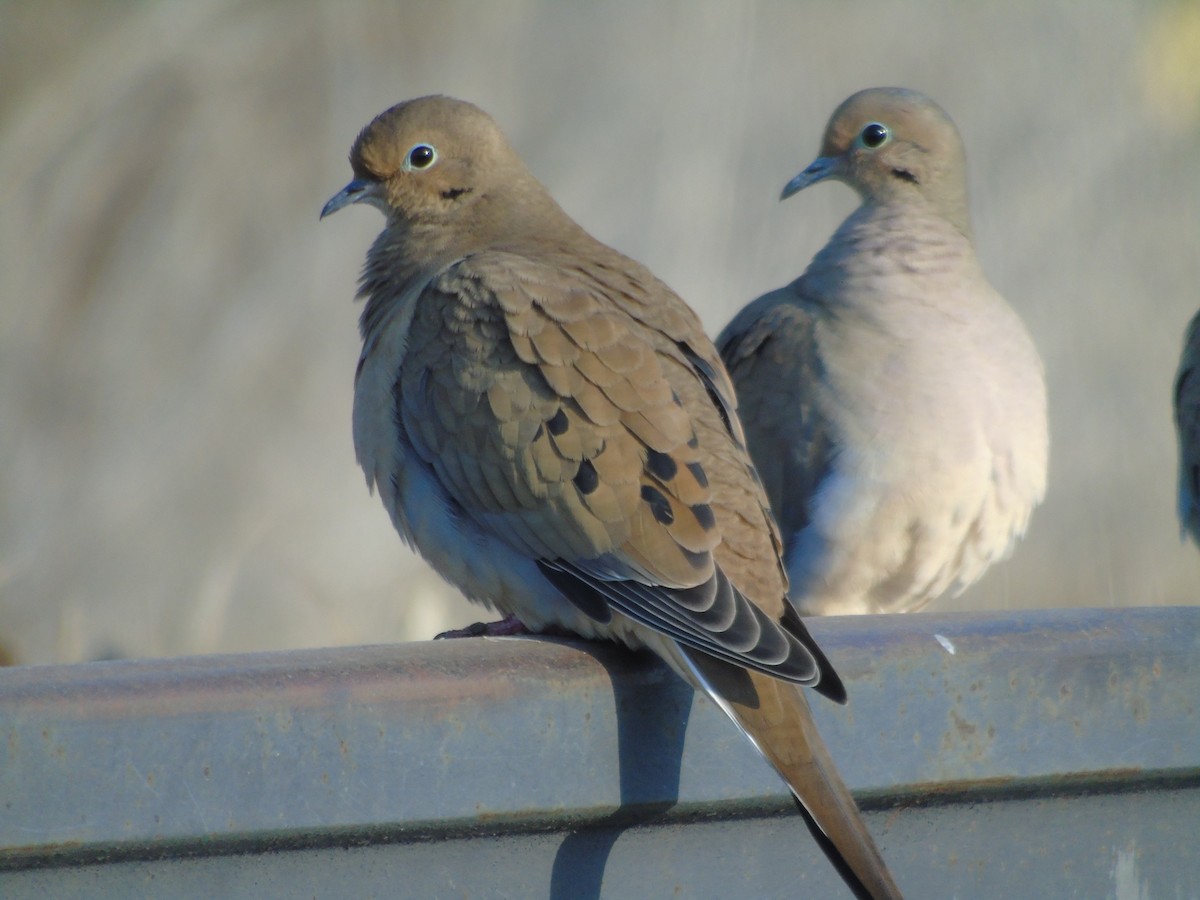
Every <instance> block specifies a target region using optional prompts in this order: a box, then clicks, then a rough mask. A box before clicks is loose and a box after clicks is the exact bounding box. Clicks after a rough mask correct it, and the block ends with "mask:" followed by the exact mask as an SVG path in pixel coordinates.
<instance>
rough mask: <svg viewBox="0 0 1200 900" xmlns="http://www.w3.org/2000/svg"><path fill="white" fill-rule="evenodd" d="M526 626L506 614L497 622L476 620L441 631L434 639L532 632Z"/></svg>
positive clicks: (500, 635)
mask: <svg viewBox="0 0 1200 900" xmlns="http://www.w3.org/2000/svg"><path fill="white" fill-rule="evenodd" d="M532 633H533V632H531V631H530V630H529V629H528V628H526V627H525V626H524V625H522V624H521V620H520V619H518V618H517V617H516V616H506V617H505V618H503V619H501V620H500V621H499V622H476V623H475V624H474V625H468V626H467V627H466V628H455V629H453V630H451V631H443V632H442V633H441V634H439V635H435V636H434V638H433V639H434V640H435V641H440V640H443V639H446V638H464V637H512V636H513V635H517V634H532Z"/></svg>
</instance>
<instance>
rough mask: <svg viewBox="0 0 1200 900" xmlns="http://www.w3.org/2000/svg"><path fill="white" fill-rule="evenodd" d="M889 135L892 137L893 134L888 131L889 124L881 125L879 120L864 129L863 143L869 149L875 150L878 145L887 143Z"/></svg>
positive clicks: (861, 136) (861, 137)
mask: <svg viewBox="0 0 1200 900" xmlns="http://www.w3.org/2000/svg"><path fill="white" fill-rule="evenodd" d="M889 137H891V134H890V133H889V132H888V130H887V126H886V125H880V124H879V123H878V122H872V123H871V124H870V125H868V126H867V127H866V128H864V129H863V130H862V134H861V135H860V139H861V140H862V145H863V146H864V147H866V148H867V149H868V150H874V149H875V148H877V147H881V146H883V145H884V144H885V143H887V139H888V138H889Z"/></svg>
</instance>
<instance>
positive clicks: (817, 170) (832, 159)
mask: <svg viewBox="0 0 1200 900" xmlns="http://www.w3.org/2000/svg"><path fill="white" fill-rule="evenodd" d="M840 162H841V161H840V160H839V159H838V157H836V156H818V157H817V158H816V159H814V160H813V161H812V162H811V163H810V164H809V166H808V168H807V169H805V170H804V171H803V172H801V173H800V174H799V175H797V176H796V177H795V178H793V179H792V180H791V181H789V182H788V183H787V184H785V185H784V186H783V193H782V194H780V195H779V199H780V200H786V199H787V198H788V197H790V196H792V194H798V193H800V192H801V191H802V190H804V189H805V188H806V187H809V186H810V185H814V184H816V183H817V182H818V181H824V180H825V179H826V178H829V177H830V176H833V175H837V174H838V171H839V168H840V167H839V163H840Z"/></svg>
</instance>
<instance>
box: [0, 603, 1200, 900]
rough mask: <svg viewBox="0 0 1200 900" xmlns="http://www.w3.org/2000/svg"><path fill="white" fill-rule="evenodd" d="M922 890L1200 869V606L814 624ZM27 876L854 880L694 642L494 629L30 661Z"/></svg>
mask: <svg viewBox="0 0 1200 900" xmlns="http://www.w3.org/2000/svg"><path fill="white" fill-rule="evenodd" d="M810 626H811V629H812V631H813V633H814V635H815V636H816V637H817V639H818V640H819V641H820V642H821V644H822V645H823V646H824V647H825V649H826V651H827V653H828V654H829V656H830V657H831V658H832V659H833V661H834V663H835V665H836V666H837V667H838V670H839V672H840V673H841V674H842V677H843V679H844V680H845V681H846V685H847V689H848V690H849V692H850V698H851V699H850V704H849V706H848V707H846V708H839V707H836V706H834V705H833V704H829V703H825V702H823V701H821V700H820V698H817V697H814V698H813V700H814V702H813V707H814V710H815V712H816V715H817V717H818V721H819V724H820V726H821V729H822V732H823V733H824V734H825V736H826V739H827V741H828V743H829V745H830V748H831V750H832V752H833V753H834V755H835V757H836V758H837V759H838V761H839V765H840V767H841V769H842V772H843V774H844V775H845V777H846V780H847V781H848V782H849V784H850V785H851V787H852V788H853V789H854V791H855V793H856V795H857V796H858V797H859V798H860V800H861V802H862V805H863V807H864V809H865V810H866V811H867V818H868V822H869V824H870V826H871V828H872V831H873V832H874V833H875V835H876V838H877V840H878V841H879V843H880V845H881V848H882V850H883V852H884V855H885V856H886V857H887V858H888V860H889V862H890V864H891V865H892V868H893V871H894V872H895V875H896V878H897V880H898V881H899V883H900V885H901V886H902V887H903V888H904V889H905V891H906V894H907V895H908V896H909V897H913V898H918V897H920V898H938V897H945V898H951V897H959V898H987V897H1080V898H1096V897H1115V898H1117V900H1126V898H1129V900H1154V898H1159V897H1163V898H1172V900H1175V898H1188V897H1196V896H1197V895H1198V893H1200V887H1197V886H1200V858H1198V857H1200V855H1198V854H1196V853H1195V844H1196V832H1197V831H1198V830H1200V722H1198V719H1197V715H1196V706H1197V703H1198V702H1200V609H1197V608H1191V607H1189V608H1171V609H1126V610H1067V611H1063V610H1055V611H1045V612H1037V613H1022V614H1021V615H1020V616H1019V617H1014V616H1012V615H991V614H988V615H983V614H979V615H945V616H925V615H914V616H907V617H898V616H897V617H864V618H854V619H827V620H814V621H812V622H811V623H810ZM0 739H2V740H3V742H4V744H3V746H4V747H5V748H6V751H5V764H4V766H3V768H2V769H0V896H3V897H7V898H14V897H36V898H39V900H44V898H46V897H55V898H59V897H62V898H69V897H105V896H108V897H126V896H154V897H158V896H170V897H177V896H204V897H211V896H253V897H294V896H300V895H304V896H316V897H343V896H354V897H368V896H380V897H397V896H400V897H421V898H439V897H470V898H491V897H507V898H516V897H553V898H569V897H570V898H573V897H585V898H586V897H614V898H615V897H668V896H682V897H776V896H809V897H818V898H823V897H841V896H846V894H845V892H844V890H843V889H842V888H841V886H840V884H839V883H838V881H837V879H836V876H834V874H833V872H832V869H831V868H830V867H829V866H828V864H827V863H826V862H825V861H824V859H823V858H822V857H821V856H820V854H819V852H818V851H817V850H816V849H815V847H813V846H812V842H811V840H810V839H809V838H808V835H807V833H806V831H805V829H804V827H803V825H802V824H801V823H800V822H799V821H798V820H797V819H796V818H795V816H794V815H792V814H790V809H791V807H790V804H789V803H788V801H787V797H786V795H785V794H784V792H783V790H782V786H781V784H780V783H779V782H778V780H777V779H776V777H775V776H774V774H773V773H772V772H770V771H769V770H768V769H767V767H766V765H765V764H764V763H762V762H761V761H759V759H758V758H757V756H756V755H755V754H754V752H753V751H752V750H751V749H750V748H749V747H748V746H747V745H746V744H744V743H743V741H742V739H741V738H740V737H739V736H738V735H737V733H736V731H735V730H734V729H733V728H732V727H731V726H730V725H729V724H728V723H727V722H726V721H725V719H724V717H723V716H722V715H721V713H720V712H719V711H718V710H717V709H716V708H715V707H713V706H712V705H711V704H710V703H708V702H707V701H706V700H704V699H702V698H701V699H696V700H695V701H694V702H693V695H692V693H691V691H690V690H689V689H688V688H687V687H686V686H684V685H683V684H682V683H681V682H679V681H678V680H677V679H676V678H675V677H674V676H673V675H672V674H671V673H670V672H669V671H668V670H666V668H665V667H663V666H661V665H660V664H658V663H657V662H656V661H655V660H653V659H651V658H649V657H646V656H636V655H632V654H628V653H625V652H623V651H621V650H619V649H617V648H615V647H610V646H607V645H602V644H582V643H567V642H561V641H552V640H542V639H519V638H518V639H470V640H466V639H464V640H460V641H451V642H439V643H421V644H407V645H401V646H380V647H359V648H350V649H337V650H311V651H298V652H292V653H277V654H255V655H244V656H214V657H194V658H187V659H175V660H149V661H129V662H103V663H92V664H87V665H79V666H45V667H24V668H13V669H6V670H0Z"/></svg>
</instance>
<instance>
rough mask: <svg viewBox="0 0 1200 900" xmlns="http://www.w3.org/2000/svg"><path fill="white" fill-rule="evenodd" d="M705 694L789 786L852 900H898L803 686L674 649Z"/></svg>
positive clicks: (680, 649)
mask: <svg viewBox="0 0 1200 900" xmlns="http://www.w3.org/2000/svg"><path fill="white" fill-rule="evenodd" d="M679 654H680V660H679V661H680V663H683V664H685V665H686V668H687V669H688V670H689V671H690V674H691V675H692V678H693V680H694V684H695V686H696V687H697V688H699V689H701V690H703V691H705V692H706V693H707V694H708V695H709V696H710V697H711V698H712V699H713V700H714V701H715V702H716V703H717V704H718V705H719V706H720V707H721V708H722V709H723V710H724V711H725V713H726V715H728V716H729V717H730V718H731V719H733V721H734V723H735V724H736V725H737V726H738V728H739V729H741V731H742V733H743V734H745V735H746V737H747V738H749V739H750V741H751V743H753V744H754V746H755V747H757V748H758V751H759V753H761V754H762V755H763V756H764V757H765V758H766V760H767V762H769V763H770V764H771V765H772V766H774V768H775V771H777V772H778V773H779V774H780V775H781V776H782V777H783V780H784V781H786V782H787V785H788V787H789V788H791V791H792V794H793V796H794V797H795V799H796V805H797V807H798V808H799V809H800V812H801V815H803V816H804V819H805V821H806V822H807V824H808V827H809V830H810V831H811V832H812V833H813V837H814V838H815V839H816V841H817V843H818V845H820V847H821V849H822V850H823V851H824V852H825V855H826V856H828V857H829V860H830V862H832V863H833V865H834V867H835V868H836V869H837V870H838V873H839V874H840V875H841V876H842V878H843V880H844V881H845V882H846V884H847V886H848V887H849V888H850V890H851V891H853V892H854V895H855V896H856V897H858V898H860V900H902V895H901V894H900V889H899V888H898V887H897V886H896V883H895V881H893V880H892V875H891V872H889V871H888V867H887V864H886V863H885V862H884V861H883V857H882V856H881V855H880V853H879V850H878V848H877V847H876V846H875V841H874V840H873V839H872V837H871V833H870V832H869V831H867V826H866V823H865V822H863V819H862V816H861V814H860V813H859V811H858V805H857V804H856V803H855V802H854V798H853V797H852V796H851V795H850V791H849V789H848V788H847V787H846V785H845V783H844V782H843V781H842V776H841V775H840V774H839V773H838V770H837V767H836V766H835V765H834V764H833V758H832V757H831V756H830V755H829V750H828V749H827V748H826V747H825V742H824V741H823V740H822V739H821V735H820V733H819V732H818V731H817V726H816V723H815V722H814V721H813V718H812V711H811V710H810V709H809V706H808V700H807V699H806V698H805V696H804V690H803V688H801V687H799V686H798V685H794V684H789V683H787V682H784V681H780V680H779V679H777V678H772V677H771V676H769V675H764V674H762V673H759V672H753V671H748V670H746V669H741V668H738V667H736V666H732V665H730V664H728V663H724V662H721V661H719V660H716V659H713V658H712V657H708V656H704V655H703V654H700V653H696V652H693V651H689V650H686V649H684V648H682V647H680V648H679Z"/></svg>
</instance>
